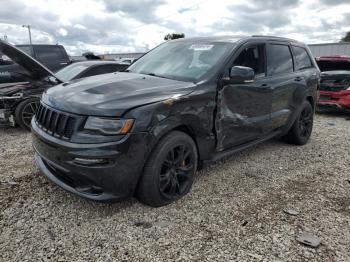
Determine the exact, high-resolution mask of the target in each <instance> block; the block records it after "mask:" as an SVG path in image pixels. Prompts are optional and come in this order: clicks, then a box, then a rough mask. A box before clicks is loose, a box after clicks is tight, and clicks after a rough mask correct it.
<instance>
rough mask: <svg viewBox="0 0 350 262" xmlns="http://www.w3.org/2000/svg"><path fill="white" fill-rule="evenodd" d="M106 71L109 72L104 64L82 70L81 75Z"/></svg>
mask: <svg viewBox="0 0 350 262" xmlns="http://www.w3.org/2000/svg"><path fill="white" fill-rule="evenodd" d="M107 73H110V70H109V71H107V70H106V68H105V66H94V67H93V68H90V69H88V70H86V72H84V73H83V74H82V76H81V77H88V76H95V75H101V74H107Z"/></svg>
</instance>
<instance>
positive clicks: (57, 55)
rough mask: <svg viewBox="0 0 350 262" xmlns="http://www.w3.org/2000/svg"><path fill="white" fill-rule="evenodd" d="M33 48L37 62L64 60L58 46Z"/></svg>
mask: <svg viewBox="0 0 350 262" xmlns="http://www.w3.org/2000/svg"><path fill="white" fill-rule="evenodd" d="M34 48H35V55H36V57H37V58H38V59H39V60H46V61H47V60H51V59H56V60H57V59H65V56H64V55H63V53H62V50H61V48H60V47H59V46H35V47H34Z"/></svg>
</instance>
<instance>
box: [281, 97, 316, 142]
mask: <svg viewBox="0 0 350 262" xmlns="http://www.w3.org/2000/svg"><path fill="white" fill-rule="evenodd" d="M299 110H300V111H299V113H298V116H297V118H296V120H295V121H294V123H293V125H292V127H291V128H290V130H289V131H288V133H287V134H286V135H285V136H284V137H283V140H284V141H286V142H287V143H290V144H295V145H304V144H306V143H307V141H308V140H309V138H310V136H311V133H312V127H313V121H314V109H313V107H312V105H311V103H310V102H309V101H304V102H303V103H302V105H301V106H300V109H299Z"/></svg>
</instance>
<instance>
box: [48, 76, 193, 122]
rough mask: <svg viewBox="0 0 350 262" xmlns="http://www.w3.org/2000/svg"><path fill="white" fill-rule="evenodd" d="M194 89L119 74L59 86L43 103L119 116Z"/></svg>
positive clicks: (178, 83)
mask: <svg viewBox="0 0 350 262" xmlns="http://www.w3.org/2000/svg"><path fill="white" fill-rule="evenodd" d="M195 87H196V85H195V84H193V83H191V82H183V81H177V80H171V79H166V78H160V77H155V76H148V75H142V74H135V73H124V72H116V73H111V74H104V75H98V76H93V77H87V78H82V79H78V80H74V81H71V82H69V83H64V84H60V85H57V86H55V87H53V88H50V89H48V90H47V91H46V92H45V93H44V94H43V97H42V100H43V102H44V103H45V104H48V105H49V106H52V107H53V108H56V109H59V110H62V111H67V112H71V113H76V114H81V115H94V116H115V117H119V116H122V115H123V114H124V113H125V112H126V111H127V110H128V109H131V108H134V107H138V106H141V105H145V104H151V103H154V102H158V101H162V100H166V99H169V98H172V97H179V96H182V95H186V94H189V93H190V92H192V91H193V90H194V88H195Z"/></svg>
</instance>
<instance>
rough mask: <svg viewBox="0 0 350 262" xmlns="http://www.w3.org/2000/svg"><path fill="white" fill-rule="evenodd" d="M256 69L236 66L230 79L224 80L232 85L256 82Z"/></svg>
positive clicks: (231, 72)
mask: <svg viewBox="0 0 350 262" xmlns="http://www.w3.org/2000/svg"><path fill="white" fill-rule="evenodd" d="M254 77H255V73H254V69H253V68H250V67H245V66H234V67H232V68H231V70H230V77H229V79H224V80H225V82H227V83H230V84H245V83H252V82H254Z"/></svg>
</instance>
